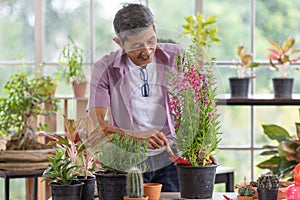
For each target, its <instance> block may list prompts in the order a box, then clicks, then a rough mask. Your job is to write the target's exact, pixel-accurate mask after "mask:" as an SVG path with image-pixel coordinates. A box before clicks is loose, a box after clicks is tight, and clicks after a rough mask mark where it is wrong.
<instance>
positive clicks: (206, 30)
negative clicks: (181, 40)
mask: <svg viewBox="0 0 300 200" xmlns="http://www.w3.org/2000/svg"><path fill="white" fill-rule="evenodd" d="M208 19H209V20H208V21H205V20H204V18H203V16H202V15H201V14H197V16H196V17H192V16H190V17H187V18H186V20H187V22H188V24H186V25H184V26H183V27H184V29H185V32H184V33H183V34H188V35H190V36H191V39H192V44H191V45H190V46H189V49H188V50H186V51H185V54H184V55H181V56H179V57H178V58H177V63H178V66H177V68H176V69H175V70H174V71H171V72H170V89H169V93H170V95H171V100H170V107H171V113H172V115H173V117H174V119H175V132H176V138H175V139H174V141H175V144H176V147H177V148H178V149H179V150H180V152H182V157H184V158H186V159H187V160H188V161H189V162H190V163H192V165H193V166H205V165H209V164H211V163H212V162H211V159H210V158H211V156H212V154H213V153H214V152H215V150H216V149H217V146H218V144H219V142H220V141H221V137H220V136H221V132H220V131H219V128H220V127H219V125H220V122H219V119H218V118H219V114H218V113H217V107H216V89H217V86H216V82H215V76H214V74H213V71H212V65H213V63H214V59H211V58H210V55H209V54H207V52H206V49H207V48H208V47H210V46H211V44H212V43H214V42H218V41H219V40H218V39H217V37H216V33H217V29H216V28H210V25H212V24H213V23H215V17H209V18H208ZM200 45H203V46H200ZM203 50H205V52H204V51H203ZM179 58H183V59H179ZM203 58H206V59H207V60H206V61H205V62H203Z"/></svg>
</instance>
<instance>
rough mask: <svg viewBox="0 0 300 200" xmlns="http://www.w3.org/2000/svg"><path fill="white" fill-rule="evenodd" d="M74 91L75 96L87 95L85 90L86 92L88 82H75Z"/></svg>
mask: <svg viewBox="0 0 300 200" xmlns="http://www.w3.org/2000/svg"><path fill="white" fill-rule="evenodd" d="M72 85H73V91H74V96H75V97H85V92H86V85H87V83H86V82H84V83H76V82H73V83H72Z"/></svg>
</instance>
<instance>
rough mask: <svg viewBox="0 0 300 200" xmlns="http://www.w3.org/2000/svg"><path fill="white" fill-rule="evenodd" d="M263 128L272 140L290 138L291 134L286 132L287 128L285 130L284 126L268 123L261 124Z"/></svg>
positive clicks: (279, 140)
mask: <svg viewBox="0 0 300 200" xmlns="http://www.w3.org/2000/svg"><path fill="white" fill-rule="evenodd" d="M262 127H263V129H264V133H265V134H266V135H267V136H268V137H269V138H270V139H272V140H277V141H278V142H281V141H283V140H287V139H290V138H291V136H290V134H289V133H288V132H287V130H285V129H284V128H282V127H280V126H278V125H275V124H270V125H265V124H263V125H262Z"/></svg>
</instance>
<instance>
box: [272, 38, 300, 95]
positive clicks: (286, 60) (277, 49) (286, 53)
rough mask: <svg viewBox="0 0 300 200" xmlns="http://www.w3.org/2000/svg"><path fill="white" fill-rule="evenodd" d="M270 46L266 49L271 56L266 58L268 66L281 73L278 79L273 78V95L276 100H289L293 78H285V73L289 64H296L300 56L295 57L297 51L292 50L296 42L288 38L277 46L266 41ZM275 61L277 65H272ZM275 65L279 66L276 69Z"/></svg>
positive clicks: (273, 42)
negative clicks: (268, 62)
mask: <svg viewBox="0 0 300 200" xmlns="http://www.w3.org/2000/svg"><path fill="white" fill-rule="evenodd" d="M268 42H269V43H270V44H271V46H272V48H268V50H269V51H271V54H269V55H268V56H267V58H268V59H269V61H270V65H271V67H272V68H274V69H275V70H276V71H278V72H280V73H281V77H280V78H273V87H274V94H275V97H276V98H291V96H292V92H293V81H294V79H293V78H287V75H288V73H287V72H286V68H287V67H288V65H289V64H291V63H296V62H297V61H298V60H299V59H300V56H297V57H293V58H292V56H296V55H295V54H297V53H299V52H300V50H299V49H293V46H294V45H295V42H296V40H295V39H294V38H290V37H288V38H287V39H286V40H285V41H284V42H283V44H282V45H279V44H278V43H276V42H275V41H273V40H268ZM274 61H276V62H277V63H274ZM277 65H280V66H281V69H280V67H278V66H277Z"/></svg>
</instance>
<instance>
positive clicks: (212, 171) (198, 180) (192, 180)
mask: <svg viewBox="0 0 300 200" xmlns="http://www.w3.org/2000/svg"><path fill="white" fill-rule="evenodd" d="M216 169H217V165H209V166H203V167H191V166H186V165H177V175H178V181H179V189H180V195H181V198H187V199H206V198H212V195H213V189H214V184H215V176H216Z"/></svg>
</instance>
